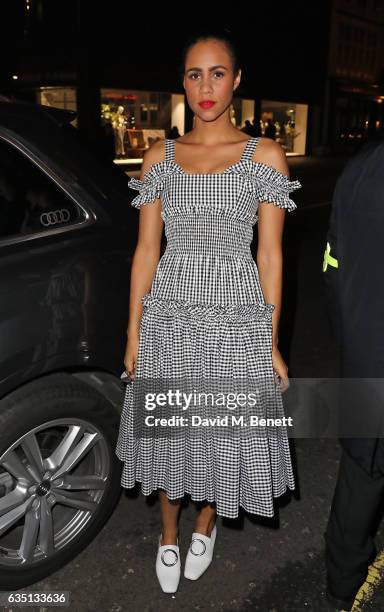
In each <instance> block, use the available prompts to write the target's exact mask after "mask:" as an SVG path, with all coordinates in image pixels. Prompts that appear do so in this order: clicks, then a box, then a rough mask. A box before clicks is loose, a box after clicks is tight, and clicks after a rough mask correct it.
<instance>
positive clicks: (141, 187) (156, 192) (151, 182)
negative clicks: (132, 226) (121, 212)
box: [128, 170, 163, 208]
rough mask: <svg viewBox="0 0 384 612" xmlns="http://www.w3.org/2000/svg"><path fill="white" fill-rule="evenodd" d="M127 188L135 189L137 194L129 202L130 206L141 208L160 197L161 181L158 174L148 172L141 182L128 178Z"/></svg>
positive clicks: (151, 171)
mask: <svg viewBox="0 0 384 612" xmlns="http://www.w3.org/2000/svg"><path fill="white" fill-rule="evenodd" d="M128 187H130V188H131V189H135V190H137V191H138V192H139V194H138V195H137V196H136V197H135V198H133V200H132V201H131V206H134V207H135V208H141V207H142V206H143V205H144V204H150V203H151V202H154V201H155V200H156V199H157V198H160V197H161V193H162V190H163V180H162V177H161V175H160V174H159V173H157V172H155V171H154V170H149V171H148V172H147V173H146V174H145V175H144V178H143V180H140V179H137V178H130V179H129V181H128Z"/></svg>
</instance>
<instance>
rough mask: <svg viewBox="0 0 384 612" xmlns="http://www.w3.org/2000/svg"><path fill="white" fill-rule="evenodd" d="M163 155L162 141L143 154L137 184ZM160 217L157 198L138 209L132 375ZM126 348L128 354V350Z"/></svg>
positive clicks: (157, 244) (157, 254)
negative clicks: (142, 300)
mask: <svg viewBox="0 0 384 612" xmlns="http://www.w3.org/2000/svg"><path fill="white" fill-rule="evenodd" d="M164 155H165V153H164V140H161V141H157V142H155V143H154V144H153V145H152V146H151V147H150V148H149V149H148V151H146V152H145V154H144V158H143V164H142V167H141V173H140V180H144V175H145V174H146V172H148V170H149V169H150V167H151V166H152V165H153V164H155V163H158V162H160V161H162V160H163V159H164ZM160 213H161V201H160V198H157V199H156V200H155V201H152V202H151V203H150V204H148V205H143V206H141V208H140V213H139V214H140V217H139V231H138V238H137V244H136V248H135V252H134V255H133V259H132V266H131V282H130V299H129V322H128V329H127V336H128V345H127V352H126V358H125V360H124V363H125V365H126V367H127V370H128V371H133V369H134V366H135V361H136V353H137V345H138V339H139V330H140V321H141V315H142V312H143V305H142V303H141V298H142V297H143V295H144V294H145V293H147V292H148V291H149V290H150V288H151V284H152V280H153V277H154V274H155V272H156V268H157V264H158V262H159V259H160V249H161V237H162V233H163V226H164V221H163V219H162V218H161V214H160ZM129 345H130V346H131V350H129Z"/></svg>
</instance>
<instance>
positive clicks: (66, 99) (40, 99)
mask: <svg viewBox="0 0 384 612" xmlns="http://www.w3.org/2000/svg"><path fill="white" fill-rule="evenodd" d="M36 93H37V96H36V97H37V103H38V104H44V105H45V106H54V107H55V108H64V109H66V110H74V111H75V110H77V100H76V88H75V87H39V88H38V90H37V92H36ZM72 124H73V125H74V126H77V123H76V119H74V121H73V122H72Z"/></svg>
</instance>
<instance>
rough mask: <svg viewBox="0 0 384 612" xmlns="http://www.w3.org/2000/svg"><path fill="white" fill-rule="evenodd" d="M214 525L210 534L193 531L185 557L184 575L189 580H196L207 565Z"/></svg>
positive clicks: (208, 563) (213, 535) (213, 539)
mask: <svg viewBox="0 0 384 612" xmlns="http://www.w3.org/2000/svg"><path fill="white" fill-rule="evenodd" d="M216 531H217V530H216V525H214V527H213V529H212V531H211V536H210V537H209V536H206V535H203V534H202V533H196V532H194V533H193V534H192V540H191V543H190V545H189V549H188V554H187V558H186V559H185V567H184V576H185V578H189V580H197V579H198V578H200V576H201V575H202V574H203V573H204V572H205V570H206V569H207V568H208V567H209V565H210V564H211V562H212V558H213V549H214V546H215V541H216Z"/></svg>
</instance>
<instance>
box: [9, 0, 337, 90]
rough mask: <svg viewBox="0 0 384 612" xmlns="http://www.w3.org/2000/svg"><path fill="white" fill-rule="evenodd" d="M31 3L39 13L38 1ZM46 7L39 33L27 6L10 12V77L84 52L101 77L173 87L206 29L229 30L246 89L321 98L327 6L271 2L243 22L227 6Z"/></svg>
mask: <svg viewBox="0 0 384 612" xmlns="http://www.w3.org/2000/svg"><path fill="white" fill-rule="evenodd" d="M31 2H32V4H33V3H34V6H35V7H36V1H35V2H34V0H31ZM43 6H44V21H43V22H42V24H41V25H40V24H39V22H38V20H37V19H36V17H35V15H34V14H31V24H30V26H29V27H28V23H26V21H25V19H24V2H23V1H21V0H13V2H10V3H8V5H7V9H6V11H4V9H3V16H4V12H5V13H6V15H7V18H6V20H4V19H3V20H2V22H3V26H4V23H6V24H7V28H6V29H7V35H8V40H9V42H8V45H7V46H8V53H7V59H6V65H5V66H4V67H3V68H4V69H3V70H2V74H3V75H4V76H5V73H6V72H7V73H9V72H11V73H12V72H13V71H17V70H20V61H19V58H20V57H23V55H24V54H25V53H26V54H27V56H29V57H33V55H34V54H36V55H37V56H43V57H44V58H47V59H49V58H52V57H55V56H58V57H60V56H64V58H68V57H70V56H71V54H72V53H74V52H75V50H76V49H78V48H83V49H86V50H87V51H88V52H89V53H88V55H89V61H90V64H91V65H93V68H94V69H95V70H100V73H102V74H108V72H109V71H110V69H111V68H112V70H114V69H116V70H120V72H121V71H122V70H124V71H126V74H127V75H128V76H127V83H129V80H130V79H129V74H130V73H135V72H138V71H140V72H143V71H145V73H147V74H148V76H149V77H150V75H151V73H152V72H153V74H154V78H155V75H158V74H159V72H160V73H162V74H163V75H164V77H165V80H166V81H167V85H171V84H172V79H174V80H175V79H176V74H177V67H178V61H179V58H180V50H181V48H182V44H183V41H184V40H185V38H186V36H187V35H188V33H189V32H190V31H194V30H195V29H199V28H200V27H207V26H208V27H212V26H213V27H217V26H218V27H220V26H225V27H229V28H230V29H231V30H232V31H233V32H234V34H235V35H236V36H237V37H238V39H239V41H240V42H241V46H242V51H243V56H244V63H243V84H244V85H245V86H246V87H247V88H248V87H250V88H252V89H254V93H255V95H257V87H258V84H259V83H261V84H263V86H265V84H267V85H268V89H269V90H270V91H271V93H272V92H273V91H274V90H276V89H278V90H279V91H282V90H284V87H287V88H288V89H289V90H291V91H292V90H295V91H297V93H298V95H299V96H300V95H302V96H305V97H308V92H309V91H312V92H313V95H315V96H316V92H317V88H318V85H319V84H318V81H319V74H321V73H322V71H323V69H324V65H325V62H326V49H327V32H328V6H329V2H328V0H321V1H318V2H311V3H310V2H306V1H301V2H300V1H296V0H294V1H292V0H290V2H289V3H285V2H284V3H283V2H282V3H276V2H274V3H267V2H264V3H262V4H261V3H260V4H254V5H250V6H251V7H252V13H251V12H247V10H239V11H238V15H237V16H235V7H227V8H223V4H221V5H218V7H219V8H218V7H216V6H214V5H213V4H210V5H209V9H206V6H204V5H201V4H200V3H196V4H194V5H192V4H184V5H180V7H181V8H182V10H183V13H182V12H181V8H180V9H177V5H171V4H170V3H165V2H163V3H159V4H157V5H156V7H154V8H153V7H151V6H150V5H146V7H145V8H144V6H143V5H141V4H140V3H138V7H137V8H135V7H134V5H133V4H132V3H130V2H127V1H125V2H119V1H117V0H116V1H115V2H113V3H112V4H110V3H97V4H96V3H95V2H87V1H85V0H83V1H81V2H80V3H79V2H76V1H74V0H65V1H64V0H50V1H49V2H47V1H45V2H43ZM79 6H80V9H79ZM147 7H148V10H147ZM244 8H246V7H244ZM3 34H5V32H3ZM26 34H27V36H26ZM3 41H4V37H3ZM3 44H4V43H3ZM10 50H11V52H9V51H10ZM53 63H54V62H53ZM3 78H4V77H3Z"/></svg>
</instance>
